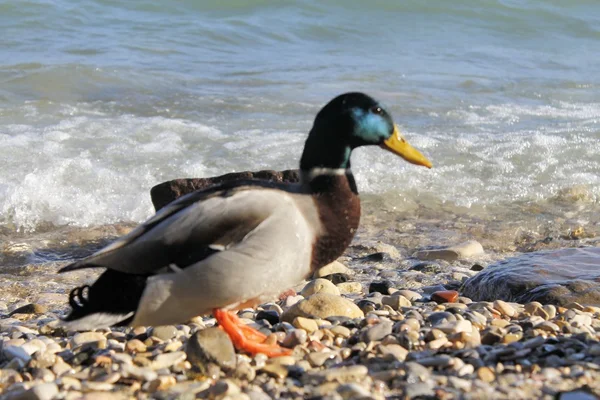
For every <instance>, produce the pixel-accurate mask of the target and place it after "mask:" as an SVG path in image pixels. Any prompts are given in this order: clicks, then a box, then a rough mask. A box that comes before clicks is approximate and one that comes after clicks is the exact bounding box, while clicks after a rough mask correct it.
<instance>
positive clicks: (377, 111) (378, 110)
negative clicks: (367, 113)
mask: <svg viewBox="0 0 600 400" xmlns="http://www.w3.org/2000/svg"><path fill="white" fill-rule="evenodd" d="M371 112H372V113H373V114H377V115H383V108H381V107H379V106H375V107H372V108H371Z"/></svg>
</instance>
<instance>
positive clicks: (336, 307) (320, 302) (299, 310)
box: [282, 293, 364, 322]
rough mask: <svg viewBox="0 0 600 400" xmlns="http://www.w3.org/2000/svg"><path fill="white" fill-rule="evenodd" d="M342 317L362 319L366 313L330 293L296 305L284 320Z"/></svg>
mask: <svg viewBox="0 0 600 400" xmlns="http://www.w3.org/2000/svg"><path fill="white" fill-rule="evenodd" d="M334 316H342V317H349V318H362V317H364V313H363V312H362V311H361V310H360V308H358V307H357V306H356V304H354V303H353V302H351V301H350V300H347V299H345V298H343V297H340V296H335V295H332V294H329V293H316V294H314V295H312V296H310V297H309V298H308V299H306V300H303V301H301V302H299V303H297V304H295V305H294V306H293V307H292V308H290V309H289V310H287V311H286V312H284V313H283V315H282V320H283V321H286V322H292V321H293V320H294V318H296V317H306V318H315V317H316V318H323V319H325V318H327V317H334Z"/></svg>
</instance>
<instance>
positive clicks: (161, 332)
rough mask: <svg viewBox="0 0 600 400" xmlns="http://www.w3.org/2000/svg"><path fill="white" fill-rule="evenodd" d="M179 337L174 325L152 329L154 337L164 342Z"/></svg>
mask: <svg viewBox="0 0 600 400" xmlns="http://www.w3.org/2000/svg"><path fill="white" fill-rule="evenodd" d="M175 335H177V328H176V327H174V326H173V325H165V326H157V327H155V328H153V329H152V336H154V337H157V338H159V339H160V340H163V341H165V342H166V341H168V340H171V339H173V338H174V337H175Z"/></svg>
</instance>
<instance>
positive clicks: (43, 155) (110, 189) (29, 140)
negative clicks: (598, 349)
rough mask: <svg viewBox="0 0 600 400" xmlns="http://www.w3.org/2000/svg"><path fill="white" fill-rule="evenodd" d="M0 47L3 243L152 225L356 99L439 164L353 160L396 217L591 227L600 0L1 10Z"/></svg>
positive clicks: (597, 153) (599, 154) (597, 192)
mask: <svg viewBox="0 0 600 400" xmlns="http://www.w3.org/2000/svg"><path fill="white" fill-rule="evenodd" d="M0 35H1V37H2V45H1V46H0V152H1V154H2V157H1V158H0V228H1V230H2V232H4V233H3V234H4V235H5V237H8V238H10V237H11V235H12V233H13V232H17V231H21V232H32V231H40V230H42V229H43V230H48V229H52V227H59V226H64V225H67V226H76V227H96V226H101V225H106V224H116V223H120V222H126V223H127V222H139V221H142V220H144V219H146V218H147V217H149V216H150V215H151V214H152V207H151V203H150V199H149V194H148V190H149V188H150V187H152V186H153V185H154V184H156V183H159V182H162V181H164V180H167V179H172V178H180V177H198V176H209V175H216V174H222V173H226V172H231V171H241V170H247V169H253V170H256V169H265V168H269V169H285V168H293V167H295V166H296V164H297V160H298V158H299V155H300V152H301V149H302V143H303V140H304V137H305V135H306V132H308V130H309V128H310V125H311V123H312V119H313V118H314V115H315V113H316V112H317V111H318V109H319V108H320V107H321V106H322V105H324V104H325V103H326V102H327V101H328V100H329V99H330V98H332V97H334V96H335V95H337V94H340V93H342V92H345V91H350V90H352V91H354V90H361V91H365V92H367V93H369V94H371V95H373V96H374V97H376V98H378V99H380V100H381V101H382V102H384V103H385V104H386V105H387V106H388V108H389V109H390V111H391V113H392V114H393V116H394V118H395V120H396V121H397V122H398V123H399V124H400V125H401V126H402V127H403V130H404V131H405V133H406V136H407V138H408V139H409V140H410V141H411V142H413V144H414V145H415V146H417V147H419V148H420V149H421V150H422V151H423V152H424V153H426V154H427V155H428V156H429V157H430V159H431V160H432V161H433V162H434V166H435V167H434V169H432V170H425V169H423V168H416V167H414V166H411V165H408V164H405V163H402V162H401V161H399V160H397V159H395V158H393V157H392V156H391V155H390V156H388V155H386V154H382V153H381V152H380V151H379V150H378V149H364V150H362V149H361V150H359V151H357V152H356V154H355V155H354V158H353V166H354V169H355V172H356V174H357V178H358V183H359V189H360V190H361V191H362V192H364V193H368V194H373V195H376V196H381V197H382V198H385V201H386V203H385V204H387V206H388V207H390V208H392V209H393V208H398V209H399V210H402V209H407V210H408V209H413V208H414V207H416V206H415V204H416V205H417V206H418V207H426V208H429V209H436V208H439V207H446V208H448V209H452V210H459V209H460V210H463V212H466V213H469V214H480V215H483V216H485V218H487V219H497V218H503V217H502V216H503V215H504V216H505V218H511V219H519V218H526V217H527V215H526V214H527V213H531V207H530V206H531V205H532V204H533V205H536V206H537V208H536V210H537V211H536V212H538V213H541V214H544V213H546V215H545V217H544V218H545V219H552V218H558V217H560V218H563V219H564V218H573V215H563V214H565V213H568V212H571V213H572V212H573V207H575V211H577V210H579V211H580V212H581V215H585V218H584V217H581V218H579V219H578V220H577V223H580V224H582V225H586V226H596V225H597V224H598V222H599V221H598V218H599V217H596V216H597V215H598V214H600V213H597V212H596V210H597V208H598V199H600V189H599V188H600V94H599V89H600V3H598V2H597V1H585V0H578V1H570V2H566V1H544V2H539V1H529V0H519V1H516V0H515V1H499V0H482V1H460V0H459V1H446V0H435V1H419V0H414V1H395V0H380V1H371V2H364V1H342V0H338V1H328V2H320V1H299V0H297V1H282V2H271V1H258V0H255V1H241V0H240V1H233V0H229V1H220V2H218V5H217V4H216V2H215V4H213V2H207V1H192V0H188V1H173V2H158V1H135V2H122V1H108V0H103V1H101V0H88V1H77V0H68V1H67V0H54V1H6V0H0ZM565 193H566V194H565ZM570 193H575V195H574V196H571V195H570ZM557 199H558V200H557ZM565 199H567V202H570V203H569V204H570V206H569V208H568V210H565V208H564V207H563V205H564V202H563V203H561V201H563V200H565ZM557 202H558V203H557ZM573 202H576V203H577V204H576V206H573V205H572V203H573ZM557 204H558V205H557ZM525 205H526V206H525ZM464 210H466V211H464ZM491 210H493V211H491ZM492 213H493V215H492Z"/></svg>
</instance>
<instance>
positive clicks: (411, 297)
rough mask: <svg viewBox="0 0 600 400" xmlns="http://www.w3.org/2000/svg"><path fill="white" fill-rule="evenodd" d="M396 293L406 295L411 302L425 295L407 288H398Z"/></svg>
mask: <svg viewBox="0 0 600 400" xmlns="http://www.w3.org/2000/svg"><path fill="white" fill-rule="evenodd" d="M394 294H398V295H400V296H404V297H406V298H407V299H408V300H409V301H411V302H412V301H417V300H421V299H422V298H423V296H421V295H420V294H419V293H417V292H415V291H412V290H406V289H402V290H398V291H397V292H396V293H394Z"/></svg>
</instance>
